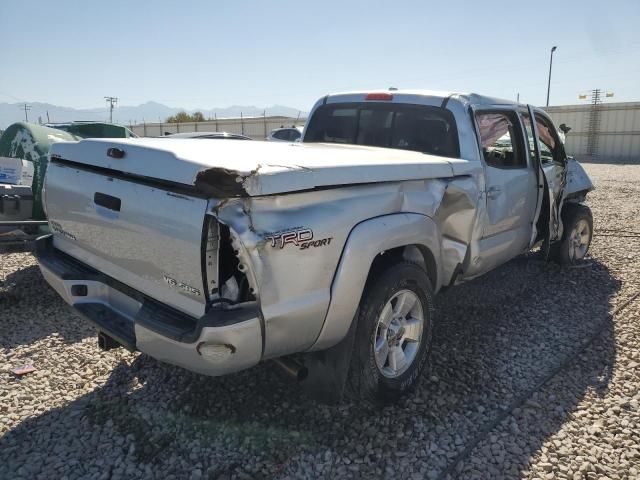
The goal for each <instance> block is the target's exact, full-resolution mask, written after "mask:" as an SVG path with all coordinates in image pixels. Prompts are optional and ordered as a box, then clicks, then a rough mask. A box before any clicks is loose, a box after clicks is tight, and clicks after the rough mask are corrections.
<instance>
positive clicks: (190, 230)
mask: <svg viewBox="0 0 640 480" xmlns="http://www.w3.org/2000/svg"><path fill="white" fill-rule="evenodd" d="M592 188H593V185H592V183H591V181H590V180H589V178H588V176H587V175H586V173H585V172H584V170H583V169H582V167H581V166H580V165H579V164H578V162H576V161H575V160H573V159H572V158H568V157H567V156H566V154H565V151H564V147H563V143H562V140H561V135H559V133H558V131H557V130H556V128H555V126H554V125H553V123H552V122H551V120H550V118H549V117H548V116H547V115H546V114H545V113H544V111H543V110H540V109H538V108H535V107H531V106H527V105H522V104H517V103H513V102H510V101H505V100H499V99H495V98H489V97H484V96H480V95H475V94H468V95H466V94H456V93H437V92H429V91H402V90H398V91H373V92H360V93H345V94H335V95H327V96H326V97H324V98H322V99H320V100H319V101H318V102H317V103H316V105H315V106H314V107H313V110H312V112H311V114H310V117H309V119H308V121H307V123H306V127H305V130H304V134H303V141H302V142H301V143H291V144H288V143H277V142H273V143H267V142H231V141H202V140H193V139H176V140H173V141H167V140H166V139H144V138H143V139H126V140H117V139H101V140H82V141H79V142H65V143H56V144H54V145H53V146H52V147H51V151H50V166H49V169H48V172H47V176H46V182H45V192H44V197H45V205H46V210H47V215H48V219H49V225H50V228H51V231H52V232H53V233H52V234H51V235H50V236H46V237H42V238H40V239H39V240H38V242H37V255H38V257H39V263H40V268H41V270H42V273H43V275H44V277H45V278H46V280H47V281H48V282H49V284H50V285H51V286H52V287H53V288H54V289H55V290H56V291H57V292H58V293H59V294H60V295H61V296H62V297H63V298H64V299H65V300H66V301H67V302H68V303H69V304H71V305H73V306H74V307H75V309H76V310H77V311H78V312H80V313H81V314H82V315H83V316H84V317H86V318H87V320H89V321H90V322H92V323H93V324H95V326H96V327H97V329H98V332H99V336H98V338H99V345H100V346H101V347H102V348H112V347H115V346H120V345H122V346H124V347H126V348H128V349H130V350H139V351H141V352H144V353H146V354H148V355H150V356H152V357H154V358H156V359H158V360H161V361H163V362H167V363H171V364H175V365H179V366H181V367H184V368H186V369H189V370H193V371H195V372H199V373H202V374H205V375H213V376H216V375H223V374H227V373H230V372H234V371H238V370H241V369H246V368H249V367H251V366H253V365H256V364H257V363H259V362H262V361H265V360H267V359H272V360H274V361H275V362H276V363H278V364H279V365H280V366H282V367H284V368H285V369H286V370H287V371H289V372H291V373H293V374H295V375H296V376H298V378H299V379H302V378H303V377H305V376H306V379H305V380H304V381H303V382H302V384H303V385H306V387H307V388H309V389H310V390H311V391H313V392H315V393H316V394H318V395H322V396H324V398H327V399H337V398H340V397H341V395H342V393H343V391H344V390H345V389H346V391H347V392H348V393H349V394H350V395H352V396H354V397H356V398H359V399H362V400H364V401H367V402H371V403H376V402H384V401H386V400H392V399H394V398H396V397H398V396H399V395H401V394H403V393H405V392H406V391H407V390H409V389H410V388H411V387H412V386H413V385H414V384H415V383H416V381H417V380H418V378H419V377H420V373H421V371H422V370H423V369H424V368H425V366H426V365H427V361H428V357H429V352H430V347H431V340H432V332H433V325H434V321H436V319H435V318H434V309H433V298H434V295H435V294H436V293H437V292H438V291H439V290H440V289H441V288H443V287H449V286H452V285H454V284H456V283H459V282H462V281H465V280H469V279H472V278H474V277H477V276H479V275H481V274H483V273H485V272H487V271H489V270H491V269H493V268H495V267H497V266H498V265H500V264H503V263H505V262H507V261H508V260H510V259H512V258H514V257H515V256H517V255H520V254H522V253H523V252H526V251H528V250H530V249H532V248H537V247H539V248H540V250H541V255H543V256H544V257H546V258H550V259H554V260H556V261H559V262H561V263H572V262H576V261H579V260H580V259H582V258H584V256H585V254H586V253H587V249H588V248H589V244H590V241H591V234H592V218H591V213H590V211H589V209H588V208H587V207H586V206H584V205H583V204H582V203H581V202H583V201H584V199H585V196H586V194H587V192H589V191H590V190H591V189H592Z"/></svg>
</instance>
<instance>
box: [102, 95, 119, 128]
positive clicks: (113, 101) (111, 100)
mask: <svg viewBox="0 0 640 480" xmlns="http://www.w3.org/2000/svg"><path fill="white" fill-rule="evenodd" d="M104 99H105V100H106V101H107V103H108V104H109V123H113V107H114V106H115V104H116V103H118V98H117V97H104Z"/></svg>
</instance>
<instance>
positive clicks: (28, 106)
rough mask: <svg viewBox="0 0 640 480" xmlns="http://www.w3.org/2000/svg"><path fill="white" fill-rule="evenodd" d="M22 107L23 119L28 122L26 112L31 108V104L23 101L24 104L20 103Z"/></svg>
mask: <svg viewBox="0 0 640 480" xmlns="http://www.w3.org/2000/svg"><path fill="white" fill-rule="evenodd" d="M22 108H23V109H24V121H25V122H28V121H29V115H28V114H27V112H28V111H29V110H31V105H28V104H26V103H25V104H24V105H22Z"/></svg>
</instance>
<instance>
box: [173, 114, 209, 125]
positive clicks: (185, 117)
mask: <svg viewBox="0 0 640 480" xmlns="http://www.w3.org/2000/svg"><path fill="white" fill-rule="evenodd" d="M204 121H205V118H204V115H203V114H202V112H193V113H191V114H189V113H187V112H178V113H176V114H175V115H171V116H170V117H167V119H166V120H165V122H166V123H187V122H204Z"/></svg>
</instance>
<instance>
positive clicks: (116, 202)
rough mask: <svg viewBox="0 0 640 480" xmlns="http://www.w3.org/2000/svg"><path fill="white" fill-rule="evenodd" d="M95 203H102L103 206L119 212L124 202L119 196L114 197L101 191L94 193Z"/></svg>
mask: <svg viewBox="0 0 640 480" xmlns="http://www.w3.org/2000/svg"><path fill="white" fill-rule="evenodd" d="M93 203H95V204H96V205H100V206H101V207H104V208H108V209H109V210H113V211H114V212H119V211H120V206H121V204H122V202H121V201H120V199H119V198H118V197H112V196H111V195H107V194H106V193H100V192H96V193H94V195H93Z"/></svg>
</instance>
